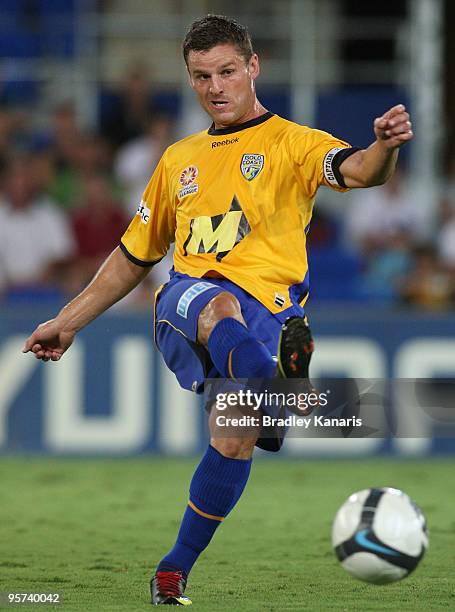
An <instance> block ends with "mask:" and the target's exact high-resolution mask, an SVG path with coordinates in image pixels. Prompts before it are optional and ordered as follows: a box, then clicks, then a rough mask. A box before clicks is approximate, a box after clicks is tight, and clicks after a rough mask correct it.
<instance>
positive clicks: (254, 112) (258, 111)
mask: <svg viewBox="0 0 455 612" xmlns="http://www.w3.org/2000/svg"><path fill="white" fill-rule="evenodd" d="M267 112H268V111H267V109H266V108H265V107H264V106H262V104H261V103H260V102H259V100H258V99H257V98H256V99H255V101H254V105H253V107H252V108H250V109H249V110H248V112H246V113H245V114H244V115H242V116H241V117H239V118H238V119H237V120H236V121H235V122H234V123H218V122H216V121H214V122H213V127H214V128H215V129H216V130H224V129H228V128H234V127H238V126H241V125H243V124H244V123H248V121H252V120H253V119H257V118H258V117H261V116H262V115H265V114H266V113H267Z"/></svg>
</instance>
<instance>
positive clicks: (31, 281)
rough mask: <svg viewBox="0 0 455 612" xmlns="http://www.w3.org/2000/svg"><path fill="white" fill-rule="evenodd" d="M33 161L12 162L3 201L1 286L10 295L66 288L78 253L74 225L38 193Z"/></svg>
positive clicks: (0, 219)
mask: <svg viewBox="0 0 455 612" xmlns="http://www.w3.org/2000/svg"><path fill="white" fill-rule="evenodd" d="M32 167H33V165H32V164H31V163H30V160H28V159H24V158H21V159H16V160H13V161H11V162H10V164H9V166H8V168H7V171H6V173H5V178H4V185H3V193H2V194H1V200H0V287H1V288H3V289H4V290H8V289H13V288H26V287H30V288H32V287H43V286H44V287H51V286H56V285H57V286H60V287H62V286H63V285H64V271H65V267H66V264H67V263H68V260H69V258H70V257H71V256H72V255H73V252H74V241H73V237H72V233H71V229H70V227H69V224H68V223H67V220H66V218H65V217H64V215H63V214H62V213H61V212H60V211H59V210H58V209H57V207H56V206H55V204H54V202H53V201H52V200H51V199H50V198H49V197H48V196H46V195H44V194H43V193H42V192H40V191H39V189H38V181H37V177H36V175H34V173H33V172H32V171H31V168H32Z"/></svg>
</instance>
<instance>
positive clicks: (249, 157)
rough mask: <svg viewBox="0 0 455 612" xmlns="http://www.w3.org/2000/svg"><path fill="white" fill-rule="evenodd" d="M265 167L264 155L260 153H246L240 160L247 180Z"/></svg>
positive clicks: (254, 176) (250, 179)
mask: <svg viewBox="0 0 455 612" xmlns="http://www.w3.org/2000/svg"><path fill="white" fill-rule="evenodd" d="M263 167H264V156H263V155H260V154H259V153H246V154H245V155H244V156H243V157H242V161H241V162H240V170H241V171H242V174H243V176H244V177H245V178H246V180H247V181H252V180H253V179H255V178H256V177H257V175H258V174H259V173H260V171H261V170H262V168H263Z"/></svg>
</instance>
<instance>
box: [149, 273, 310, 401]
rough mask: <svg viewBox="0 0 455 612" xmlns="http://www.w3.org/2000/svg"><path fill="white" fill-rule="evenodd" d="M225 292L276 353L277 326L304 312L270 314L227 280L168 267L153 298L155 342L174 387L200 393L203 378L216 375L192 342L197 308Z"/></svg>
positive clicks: (201, 349) (296, 308) (298, 308)
mask: <svg viewBox="0 0 455 612" xmlns="http://www.w3.org/2000/svg"><path fill="white" fill-rule="evenodd" d="M223 291H229V292H230V293H232V294H233V295H235V297H236V298H237V299H238V301H239V303H240V306H241V309H242V315H243V318H244V319H245V322H246V325H247V327H248V329H249V330H250V331H251V332H252V333H253V334H254V335H255V336H256V338H257V339H258V340H260V341H261V342H263V343H264V344H265V346H266V347H267V348H268V349H269V351H270V353H271V354H272V355H276V352H277V347H278V339H279V336H280V332H281V326H282V324H283V323H284V321H285V320H286V319H287V318H288V317H290V316H298V317H303V316H304V310H303V308H302V307H301V306H299V305H298V304H296V305H293V306H291V307H290V308H287V309H286V310H285V311H283V312H280V313H278V314H275V315H274V314H272V313H271V312H270V311H269V310H267V308H266V307H265V306H263V305H262V304H261V303H260V302H259V301H258V300H256V298H254V297H253V296H251V295H250V294H249V293H246V291H244V290H243V289H241V288H240V287H238V286H237V285H235V284H234V283H232V282H231V281H229V280H227V279H224V278H222V279H220V278H193V277H191V276H187V275H186V274H181V273H179V272H173V271H171V278H170V281H169V282H168V283H166V284H165V285H164V286H163V288H162V289H161V291H159V292H158V294H157V297H156V303H155V342H156V344H157V346H158V349H159V350H160V351H161V353H162V355H163V358H164V361H165V362H166V365H167V366H168V368H169V369H170V370H172V372H174V374H175V375H176V377H177V379H178V381H179V383H180V386H181V387H183V388H184V389H188V390H190V391H195V392H197V393H202V391H203V389H204V378H218V377H219V376H221V374H220V373H219V372H218V371H217V370H216V368H215V366H214V365H213V363H212V361H211V359H210V355H209V354H208V352H207V350H206V349H205V348H204V347H203V346H202V345H200V344H198V343H197V323H198V318H199V314H200V312H201V310H202V309H203V308H204V307H205V306H206V305H207V304H208V303H209V302H210V300H211V299H212V298H213V297H215V295H217V294H218V293H222V292H223Z"/></svg>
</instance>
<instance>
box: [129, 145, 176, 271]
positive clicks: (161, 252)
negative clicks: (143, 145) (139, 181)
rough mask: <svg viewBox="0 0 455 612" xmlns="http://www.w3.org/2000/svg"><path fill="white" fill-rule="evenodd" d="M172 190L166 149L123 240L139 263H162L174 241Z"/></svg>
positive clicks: (146, 264) (130, 253)
mask: <svg viewBox="0 0 455 612" xmlns="http://www.w3.org/2000/svg"><path fill="white" fill-rule="evenodd" d="M171 193H172V192H171V188H170V185H169V181H168V177H167V171H166V153H165V154H164V155H163V157H162V158H161V160H160V162H159V163H158V165H157V167H156V169H155V172H154V173H153V175H152V178H151V179H150V181H149V183H148V185H147V187H146V189H145V191H144V195H143V197H142V200H141V203H140V204H139V207H138V209H137V211H136V214H135V216H134V217H133V220H132V221H131V223H130V224H129V226H128V228H127V230H126V232H125V233H124V234H123V236H122V239H121V241H120V248H121V249H122V251H123V252H124V254H125V255H126V256H127V257H128V259H130V260H131V261H132V262H133V263H135V264H137V265H139V266H153V265H154V264H156V263H158V262H159V261H160V260H161V259H162V258H163V257H164V256H165V255H166V253H167V251H168V250H169V247H170V245H171V243H172V242H173V241H174V235H175V203H174V201H173V198H172V195H171Z"/></svg>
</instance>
